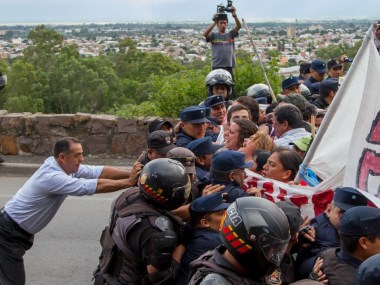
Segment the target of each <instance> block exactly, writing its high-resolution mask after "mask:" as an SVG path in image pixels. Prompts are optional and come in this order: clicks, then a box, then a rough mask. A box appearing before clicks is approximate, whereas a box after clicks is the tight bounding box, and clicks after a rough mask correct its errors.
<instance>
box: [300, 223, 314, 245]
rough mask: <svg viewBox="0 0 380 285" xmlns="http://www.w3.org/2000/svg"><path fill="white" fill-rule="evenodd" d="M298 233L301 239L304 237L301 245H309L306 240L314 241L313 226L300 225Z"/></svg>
mask: <svg viewBox="0 0 380 285" xmlns="http://www.w3.org/2000/svg"><path fill="white" fill-rule="evenodd" d="M299 235H300V237H301V238H302V239H304V244H302V247H309V246H310V244H309V243H308V241H310V242H314V241H315V235H316V230H315V228H314V227H312V226H310V225H308V226H304V227H301V229H300V232H299ZM305 241H306V242H305Z"/></svg>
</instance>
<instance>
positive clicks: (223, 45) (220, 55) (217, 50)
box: [203, 6, 241, 81]
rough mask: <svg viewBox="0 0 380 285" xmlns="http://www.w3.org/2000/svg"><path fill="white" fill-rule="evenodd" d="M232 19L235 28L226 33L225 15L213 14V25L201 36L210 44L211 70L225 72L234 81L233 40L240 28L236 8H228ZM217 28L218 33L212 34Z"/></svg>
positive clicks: (226, 21)
mask: <svg viewBox="0 0 380 285" xmlns="http://www.w3.org/2000/svg"><path fill="white" fill-rule="evenodd" d="M230 10H231V13H232V17H233V18H234V20H235V24H236V26H235V27H234V28H233V29H232V30H231V31H229V32H227V25H228V17H227V14H225V13H218V14H214V16H213V18H212V20H213V21H214V23H213V24H211V25H210V26H208V27H207V29H206V31H205V32H204V33H203V36H204V37H205V38H206V41H207V42H210V43H211V50H212V63H211V64H212V69H219V68H221V69H224V70H227V71H228V72H229V73H230V74H231V76H232V80H233V81H235V80H234V75H233V68H235V66H236V60H235V41H234V39H235V38H236V37H237V36H238V35H239V30H240V28H241V24H240V20H239V18H238V16H237V15H236V8H235V7H234V6H231V7H230ZM215 26H217V28H218V32H213V31H212V30H213V29H214V27H215Z"/></svg>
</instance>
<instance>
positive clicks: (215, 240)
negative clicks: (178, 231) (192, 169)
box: [176, 193, 230, 285]
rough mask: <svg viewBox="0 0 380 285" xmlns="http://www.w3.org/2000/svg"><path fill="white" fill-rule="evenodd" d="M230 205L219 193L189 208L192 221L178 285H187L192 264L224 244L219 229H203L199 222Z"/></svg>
mask: <svg viewBox="0 0 380 285" xmlns="http://www.w3.org/2000/svg"><path fill="white" fill-rule="evenodd" d="M229 205H230V204H228V203H225V202H224V200H223V198H222V196H221V195H220V194H218V193H214V194H211V195H207V196H204V197H200V198H198V199H195V200H194V201H193V202H192V203H191V204H190V206H189V212H190V221H189V223H188V227H187V232H185V235H184V236H185V239H184V242H183V245H184V246H185V247H186V252H185V254H184V255H183V257H182V260H181V266H180V270H179V273H178V276H177V279H176V284H178V285H182V284H187V282H186V281H187V278H188V275H189V271H190V263H191V262H192V261H194V260H195V259H197V258H198V257H199V256H201V255H202V254H204V253H206V252H207V251H209V250H213V249H215V248H216V247H217V246H219V245H221V244H222V240H221V239H220V236H219V232H218V229H215V227H211V226H210V227H209V228H206V227H202V226H201V224H200V223H199V221H200V220H201V219H203V218H204V217H205V215H206V214H212V213H213V212H217V211H220V210H225V209H227V207H228V206H229Z"/></svg>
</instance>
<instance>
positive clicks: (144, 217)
mask: <svg viewBox="0 0 380 285" xmlns="http://www.w3.org/2000/svg"><path fill="white" fill-rule="evenodd" d="M190 187H191V186H190V179H189V176H188V175H187V173H186V170H185V168H184V167H183V166H182V165H181V164H180V163H179V162H178V161H174V160H172V159H168V158H159V159H156V160H153V161H151V162H149V163H148V164H146V165H145V166H144V168H143V170H142V171H141V175H140V178H139V182H138V187H134V188H131V189H129V190H128V191H125V192H123V193H122V194H121V195H120V196H118V197H117V198H116V200H115V201H114V202H113V204H112V209H111V219H110V224H109V226H107V227H106V228H105V229H104V230H103V233H102V238H101V246H102V253H101V255H100V257H99V266H98V269H97V270H96V271H95V272H94V277H95V284H165V282H169V281H174V280H175V278H176V273H177V271H178V268H179V262H180V257H181V255H180V254H181V252H176V247H177V242H178V237H179V234H180V228H181V227H180V226H181V220H180V219H178V217H177V216H174V215H173V214H172V213H171V210H173V209H176V208H178V207H179V206H181V205H183V204H184V203H185V202H186V201H187V199H188V198H189V195H190ZM167 284H168V283H167Z"/></svg>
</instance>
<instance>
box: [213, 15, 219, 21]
mask: <svg viewBox="0 0 380 285" xmlns="http://www.w3.org/2000/svg"><path fill="white" fill-rule="evenodd" d="M212 21H213V22H218V14H214V16H212Z"/></svg>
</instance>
